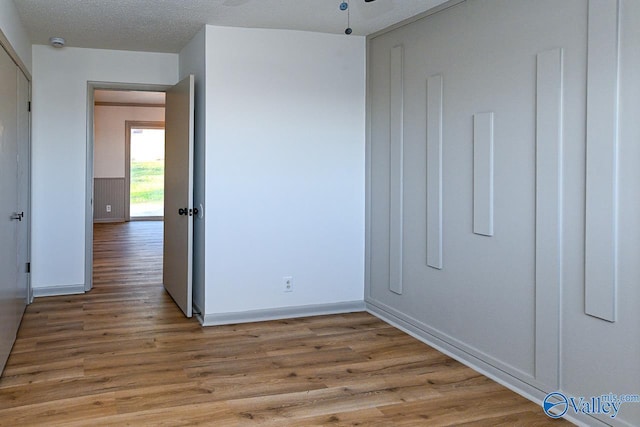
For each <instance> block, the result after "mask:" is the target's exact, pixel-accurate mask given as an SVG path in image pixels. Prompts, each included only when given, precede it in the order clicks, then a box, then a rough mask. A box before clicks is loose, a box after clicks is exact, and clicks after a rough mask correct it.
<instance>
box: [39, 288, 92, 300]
mask: <svg viewBox="0 0 640 427" xmlns="http://www.w3.org/2000/svg"><path fill="white" fill-rule="evenodd" d="M32 289H33V296H34V297H35V298H38V297H54V296H60V295H77V294H84V285H54V286H43V287H38V288H36V287H34V288H32Z"/></svg>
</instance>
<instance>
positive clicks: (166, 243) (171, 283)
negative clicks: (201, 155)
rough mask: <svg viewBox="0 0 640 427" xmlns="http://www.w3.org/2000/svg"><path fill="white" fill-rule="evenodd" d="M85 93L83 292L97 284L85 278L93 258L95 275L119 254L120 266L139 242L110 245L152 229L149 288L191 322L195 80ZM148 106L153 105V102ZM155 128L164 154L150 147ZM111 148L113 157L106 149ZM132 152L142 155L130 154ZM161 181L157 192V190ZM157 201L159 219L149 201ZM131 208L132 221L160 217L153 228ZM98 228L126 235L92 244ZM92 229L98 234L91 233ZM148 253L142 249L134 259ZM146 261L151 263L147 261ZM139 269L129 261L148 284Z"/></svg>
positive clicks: (92, 88) (97, 87)
mask: <svg viewBox="0 0 640 427" xmlns="http://www.w3.org/2000/svg"><path fill="white" fill-rule="evenodd" d="M87 93H88V97H87V98H88V99H87V101H88V116H87V121H88V126H87V175H86V176H87V186H86V188H87V199H86V212H87V222H86V229H85V235H86V243H87V244H86V249H85V254H86V258H85V291H90V290H91V289H92V287H93V283H94V278H95V279H97V277H94V274H93V273H94V252H95V253H96V254H102V255H105V258H104V259H103V260H99V261H98V264H96V272H99V271H102V270H100V269H99V267H102V264H103V263H106V264H111V263H112V262H114V261H115V259H114V256H115V258H117V256H118V255H125V256H124V257H121V258H124V259H125V260H126V262H127V263H128V262H129V261H130V258H131V257H129V256H128V254H131V255H135V254H137V253H138V249H135V248H134V246H135V247H138V246H139V245H138V243H142V242H143V241H144V238H142V239H138V238H133V239H125V240H126V241H127V242H128V243H127V244H124V245H123V246H121V247H120V248H114V247H112V246H113V244H114V242H115V241H116V240H118V238H119V237H122V236H124V235H125V232H126V231H127V230H129V231H135V230H138V229H140V228H145V229H147V231H149V228H147V227H143V226H144V225H145V224H146V225H149V226H151V225H156V226H157V227H155V229H156V230H158V231H157V232H156V231H154V232H155V233H159V236H160V239H157V240H155V241H157V242H162V243H161V245H159V246H158V247H159V248H161V250H162V253H161V254H160V255H159V256H158V259H161V260H162V262H161V265H162V270H158V271H157V273H158V277H159V278H160V279H158V280H154V282H156V281H157V282H158V284H159V285H161V286H163V287H164V290H166V293H167V294H168V295H169V296H170V297H171V298H173V300H174V302H175V303H176V305H177V307H178V308H179V309H180V310H182V312H183V313H184V315H185V316H186V317H191V316H192V312H193V311H192V299H193V298H192V292H193V291H192V289H193V286H192V284H193V277H192V271H193V270H192V263H193V220H194V219H195V218H196V217H197V216H198V215H201V212H202V211H201V209H200V210H199V209H197V208H195V207H194V206H193V151H194V105H195V95H194V94H195V77H194V75H192V74H191V75H189V76H187V77H185V78H184V79H183V80H181V81H180V82H178V83H177V84H176V85H174V86H164V87H162V86H154V85H138V84H126V83H99V82H89V83H88V92H87ZM150 99H151V100H152V101H151V102H150V101H149V100H150ZM153 99H156V100H157V99H161V101H160V102H158V101H155V102H153ZM102 110H106V111H102ZM141 110H144V111H146V113H148V114H154V113H155V114H156V116H155V117H146V116H145V117H141V116H140V115H137V114H138V113H140V112H141ZM148 110H149V111H148ZM134 113H135V114H134ZM163 121H164V124H165V126H164V131H165V132H164V133H165V138H164V147H161V144H160V143H159V142H156V143H153V142H150V141H151V140H153V139H154V137H155V141H158V138H157V137H158V133H157V132H153V131H154V130H155V131H157V130H162V127H163V126H162V122H163ZM140 122H143V123H140ZM154 122H155V123H154ZM158 122H160V123H158ZM114 129H115V131H114ZM154 134H155V135H154ZM105 135H111V136H110V137H105ZM113 135H115V136H113ZM159 140H162V138H159ZM114 146H115V150H113V149H112V148H113V147H114ZM139 147H144V148H140V150H138V148H139ZM149 147H155V148H149ZM163 151H164V152H166V160H167V161H166V162H165V161H164V160H165V156H164V154H159V153H162V152H163ZM162 164H164V166H163V167H161V165H162ZM163 181H164V185H163V186H160V185H159V184H160V183H161V182H163ZM136 183H137V184H136ZM162 199H163V201H164V206H163V208H162V210H163V212H162V213H161V212H160V211H159V206H158V205H159V203H157V202H159V200H162ZM138 202H142V203H140V204H141V205H144V206H143V208H142V209H141V210H140V211H136V210H135V209H136V208H135V207H134V208H133V209H134V210H133V212H134V214H133V218H134V219H135V218H146V219H158V218H160V219H161V221H146V222H144V221H131V219H132V215H131V213H132V208H131V206H132V205H134V206H135V205H136V204H139V203H138ZM154 204H155V205H156V208H155V210H152V208H153V206H151V205H154ZM138 214H139V215H138ZM100 222H112V223H116V224H115V225H120V226H127V228H126V229H125V228H119V229H118V230H116V231H114V233H115V234H114V235H113V238H107V239H102V240H101V241H96V240H94V234H96V235H97V234H98V231H105V230H104V228H105V227H99V226H101V225H112V224H98V223H100ZM94 228H102V230H95V231H96V232H95V233H94ZM108 228H109V227H108ZM100 234H102V235H104V233H100ZM98 243H100V244H102V247H101V248H99V249H101V251H98V250H97V249H98V248H96V244H98ZM136 245H138V246H136ZM152 246H154V245H143V246H142V252H145V251H146V250H147V249H149V248H151V247H152ZM102 249H104V250H102ZM152 258H154V259H155V254H154V255H152ZM145 259H147V258H145ZM146 263H147V262H146V261H145V262H135V263H134V267H133V268H134V269H136V274H138V273H139V274H140V275H141V276H144V277H147V278H149V272H142V271H140V269H139V267H140V265H141V264H146ZM107 266H108V267H109V268H108V269H107V270H105V275H106V276H107V279H106V283H105V285H106V286H111V285H113V282H114V281H113V280H112V277H109V276H110V275H111V274H112V270H111V266H109V265H107ZM113 267H117V266H115V265H114V266H113ZM154 271H155V270H154ZM127 277H128V276H127ZM107 292H108V291H107Z"/></svg>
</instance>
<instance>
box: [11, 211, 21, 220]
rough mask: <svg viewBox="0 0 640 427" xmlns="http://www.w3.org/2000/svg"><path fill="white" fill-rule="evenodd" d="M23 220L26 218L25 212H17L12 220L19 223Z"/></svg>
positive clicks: (12, 216)
mask: <svg viewBox="0 0 640 427" xmlns="http://www.w3.org/2000/svg"><path fill="white" fill-rule="evenodd" d="M22 218H24V212H20V213H18V212H15V213H14V214H13V215H11V219H17V220H18V221H22Z"/></svg>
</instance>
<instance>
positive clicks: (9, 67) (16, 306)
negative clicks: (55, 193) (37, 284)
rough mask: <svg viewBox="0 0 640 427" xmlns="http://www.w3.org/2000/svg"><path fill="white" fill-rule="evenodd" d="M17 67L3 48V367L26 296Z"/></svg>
mask: <svg viewBox="0 0 640 427" xmlns="http://www.w3.org/2000/svg"><path fill="white" fill-rule="evenodd" d="M18 74H19V71H18V67H17V66H16V65H15V63H14V62H13V61H12V60H11V58H10V57H9V55H8V54H7V53H6V52H5V51H4V49H2V48H0V100H1V101H0V371H1V370H2V369H3V368H4V365H5V363H6V361H7V358H8V357H9V352H10V351H11V347H12V346H13V342H14V340H15V337H16V332H17V330H18V326H19V324H20V319H21V317H22V312H23V310H24V306H25V300H24V299H21V298H20V297H19V289H18V280H17V273H18V269H17V261H18V258H17V255H16V252H17V245H18V240H17V239H18V223H19V219H21V217H20V216H19V215H17V212H16V211H17V207H18V206H17V205H18V126H17V121H18V116H17V112H18V108H17V95H18Z"/></svg>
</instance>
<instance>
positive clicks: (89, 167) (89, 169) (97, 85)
mask: <svg viewBox="0 0 640 427" xmlns="http://www.w3.org/2000/svg"><path fill="white" fill-rule="evenodd" d="M171 87H172V86H171V85H158V84H144V83H117V82H97V81H88V82H87V156H86V161H85V170H86V174H85V214H84V216H85V220H84V223H85V227H84V236H85V238H84V291H85V292H88V291H90V290H91V289H92V288H93V147H94V143H95V141H94V114H95V108H94V105H95V102H94V101H95V96H94V92H95V90H96V89H107V90H121V91H127V90H135V91H145V92H166V91H167V90H168V89H169V88H171Z"/></svg>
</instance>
